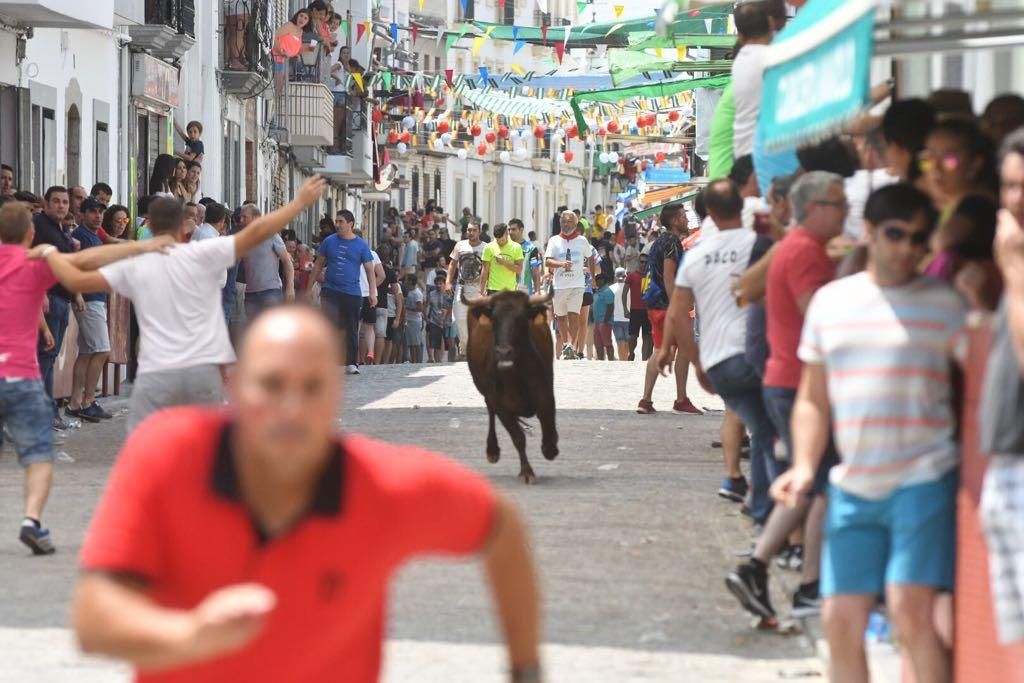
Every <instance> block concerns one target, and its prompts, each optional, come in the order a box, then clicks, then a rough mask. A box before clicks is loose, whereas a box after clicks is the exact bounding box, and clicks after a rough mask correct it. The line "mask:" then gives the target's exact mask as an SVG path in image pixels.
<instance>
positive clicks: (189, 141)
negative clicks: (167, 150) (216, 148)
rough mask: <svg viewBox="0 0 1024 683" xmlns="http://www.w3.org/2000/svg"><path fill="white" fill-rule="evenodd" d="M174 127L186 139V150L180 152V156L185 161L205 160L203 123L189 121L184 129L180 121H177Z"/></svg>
mask: <svg viewBox="0 0 1024 683" xmlns="http://www.w3.org/2000/svg"><path fill="white" fill-rule="evenodd" d="M174 128H175V130H177V131H178V135H180V136H181V137H182V138H184V139H185V151H183V152H178V156H179V157H181V158H182V159H184V160H185V161H195V162H201V161H202V160H203V153H204V152H205V151H206V150H205V148H204V147H203V141H202V137H203V124H201V123H199V122H198V121H189V122H188V125H187V126H185V130H184V131H183V130H181V126H179V125H178V122H177V121H175V122H174Z"/></svg>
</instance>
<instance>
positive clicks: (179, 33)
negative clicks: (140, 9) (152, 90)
mask: <svg viewBox="0 0 1024 683" xmlns="http://www.w3.org/2000/svg"><path fill="white" fill-rule="evenodd" d="M145 12H146V13H145V19H146V23H145V24H136V25H133V26H129V27H128V35H130V36H131V37H132V46H133V47H138V48H142V49H144V50H148V51H149V52H150V53H151V54H152V55H153V56H154V57H158V58H160V59H181V58H182V57H184V56H185V53H186V52H188V51H189V50H190V49H191V48H192V46H193V45H195V42H196V7H195V0H146V5H145Z"/></svg>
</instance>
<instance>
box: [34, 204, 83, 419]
mask: <svg viewBox="0 0 1024 683" xmlns="http://www.w3.org/2000/svg"><path fill="white" fill-rule="evenodd" d="M43 198H44V203H43V212H42V213H40V214H38V215H37V216H36V217H35V219H34V220H35V229H36V235H35V238H34V239H33V240H32V246H33V247H34V246H36V245H39V244H52V245H53V246H55V247H57V249H58V251H60V252H62V253H65V254H70V253H72V252H74V251H76V243H75V242H74V241H73V240H72V238H71V235H70V234H69V233H67V232H66V231H65V229H64V221H65V220H67V217H68V211H69V210H70V207H71V196H70V193H68V190H67V188H66V187H62V186H60V185H54V186H53V187H51V188H50V189H48V190H47V191H46V194H45V195H43ZM72 302H74V305H75V308H76V309H77V310H79V311H81V310H84V309H85V301H84V300H83V299H82V295H81V294H72V293H71V292H69V291H68V290H67V289H65V288H64V286H63V285H60V284H57V285H54V286H53V287H51V288H50V290H49V291H48V292H47V293H46V302H45V304H44V310H45V316H46V326H47V327H49V328H50V332H51V333H52V334H53V340H54V345H53V348H51V349H48V350H47V349H46V340H45V339H44V338H43V335H42V334H40V335H39V349H38V356H39V371H40V373H42V375H43V384H44V386H45V387H46V393H47V394H49V396H50V398H53V364H54V361H56V360H57V356H59V355H60V350H61V347H62V346H63V344H64V334H65V333H66V332H67V329H68V316H69V315H70V311H71V308H70V307H71V304H72ZM53 426H54V428H56V429H63V428H64V427H65V426H66V425H65V424H64V421H63V420H61V419H60V416H59V415H58V412H57V404H56V402H54V404H53Z"/></svg>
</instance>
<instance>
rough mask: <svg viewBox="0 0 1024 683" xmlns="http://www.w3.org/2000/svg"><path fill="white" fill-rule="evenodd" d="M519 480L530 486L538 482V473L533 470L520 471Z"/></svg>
mask: <svg viewBox="0 0 1024 683" xmlns="http://www.w3.org/2000/svg"><path fill="white" fill-rule="evenodd" d="M519 481H521V482H523V483H524V484H526V485H527V486H529V485H530V484H536V483H537V475H536V474H534V473H533V471H532V470H531V471H529V472H520V473H519Z"/></svg>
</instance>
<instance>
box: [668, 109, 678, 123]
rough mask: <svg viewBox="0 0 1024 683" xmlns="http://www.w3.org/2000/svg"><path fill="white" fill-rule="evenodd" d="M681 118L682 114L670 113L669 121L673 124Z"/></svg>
mask: <svg viewBox="0 0 1024 683" xmlns="http://www.w3.org/2000/svg"><path fill="white" fill-rule="evenodd" d="M680 116H681V114H680V113H679V112H677V111H670V112H669V113H668V120H669V121H671V122H672V123H675V122H676V121H678V120H679V117H680Z"/></svg>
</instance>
